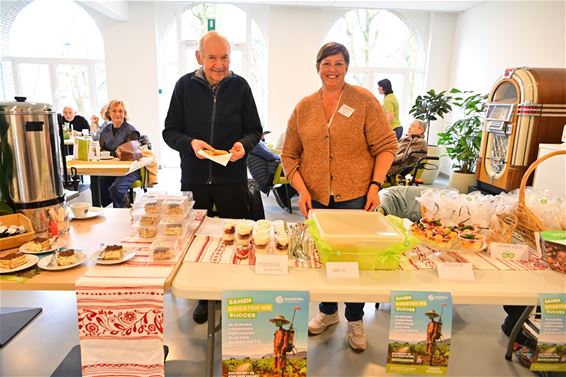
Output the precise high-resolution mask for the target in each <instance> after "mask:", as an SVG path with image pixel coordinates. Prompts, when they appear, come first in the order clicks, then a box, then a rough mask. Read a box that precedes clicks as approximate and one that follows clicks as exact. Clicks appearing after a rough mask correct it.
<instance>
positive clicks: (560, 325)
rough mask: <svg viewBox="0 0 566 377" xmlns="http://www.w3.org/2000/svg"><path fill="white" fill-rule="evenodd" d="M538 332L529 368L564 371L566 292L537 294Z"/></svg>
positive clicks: (565, 353) (565, 358) (565, 357)
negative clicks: (538, 311) (538, 308)
mask: <svg viewBox="0 0 566 377" xmlns="http://www.w3.org/2000/svg"><path fill="white" fill-rule="evenodd" d="M539 302H540V307H541V318H540V333H539V336H538V343H537V349H536V352H535V355H534V358H533V362H532V364H531V368H530V369H531V370H539V371H546V372H566V294H564V293H541V294H539Z"/></svg>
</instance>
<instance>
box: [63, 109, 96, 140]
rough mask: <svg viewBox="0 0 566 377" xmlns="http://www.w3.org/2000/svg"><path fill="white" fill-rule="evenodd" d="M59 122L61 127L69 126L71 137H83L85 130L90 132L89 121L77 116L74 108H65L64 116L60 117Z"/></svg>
mask: <svg viewBox="0 0 566 377" xmlns="http://www.w3.org/2000/svg"><path fill="white" fill-rule="evenodd" d="M58 121H59V126H64V125H65V124H68V128H67V130H68V131H69V132H70V136H79V135H82V131H83V130H90V126H89V125H88V122H87V120H86V119H85V118H84V117H83V116H81V115H77V112H76V110H75V109H74V108H73V107H72V106H65V107H64V108H63V116H62V117H58Z"/></svg>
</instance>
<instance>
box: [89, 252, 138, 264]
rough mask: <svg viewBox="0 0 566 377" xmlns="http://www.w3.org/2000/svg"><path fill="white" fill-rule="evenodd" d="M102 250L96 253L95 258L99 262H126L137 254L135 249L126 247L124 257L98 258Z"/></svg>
mask: <svg viewBox="0 0 566 377" xmlns="http://www.w3.org/2000/svg"><path fill="white" fill-rule="evenodd" d="M100 253H101V251H98V252H96V253H94V260H95V261H96V263H97V264H119V263H124V262H125V261H128V260H130V259H132V258H133V257H135V256H136V251H135V250H128V249H124V257H123V258H122V259H98V256H99V255H100Z"/></svg>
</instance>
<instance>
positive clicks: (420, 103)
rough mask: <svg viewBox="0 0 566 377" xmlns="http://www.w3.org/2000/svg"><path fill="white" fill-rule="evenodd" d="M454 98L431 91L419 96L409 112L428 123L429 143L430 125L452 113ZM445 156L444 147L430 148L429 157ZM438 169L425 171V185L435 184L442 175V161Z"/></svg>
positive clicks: (423, 179)
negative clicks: (439, 174) (439, 175)
mask: <svg viewBox="0 0 566 377" xmlns="http://www.w3.org/2000/svg"><path fill="white" fill-rule="evenodd" d="M451 102H452V97H451V96H450V95H449V94H447V93H446V91H444V90H443V91H441V92H438V93H437V92H436V91H435V90H434V89H430V90H429V91H428V92H426V93H425V94H424V95H419V96H418V97H417V99H416V100H415V104H414V105H413V106H412V107H411V110H409V114H411V115H412V116H413V118H415V119H419V120H422V121H424V122H426V126H427V127H426V142H427V144H428V143H429V140H430V139H429V135H430V125H431V122H432V121H435V120H438V118H444V115H446V114H448V113H449V112H450V111H452V105H451ZM444 154H445V152H444V147H439V146H436V145H429V146H428V152H427V155H428V156H435V157H440V158H441V157H442V156H443V155H444ZM438 164H439V168H438V169H430V170H425V171H424V172H423V173H422V175H421V177H420V178H421V180H422V181H423V183H425V184H427V185H430V184H432V183H433V182H434V180H435V179H436V177H438V173H440V166H441V161H440V160H439V161H438Z"/></svg>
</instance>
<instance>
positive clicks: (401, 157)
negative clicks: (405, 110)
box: [387, 120, 428, 178]
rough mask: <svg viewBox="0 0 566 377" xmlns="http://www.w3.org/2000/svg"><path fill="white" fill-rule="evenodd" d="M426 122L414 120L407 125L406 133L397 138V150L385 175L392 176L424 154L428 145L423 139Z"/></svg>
mask: <svg viewBox="0 0 566 377" xmlns="http://www.w3.org/2000/svg"><path fill="white" fill-rule="evenodd" d="M425 131H426V124H425V122H423V121H420V120H414V121H413V122H412V123H411V125H410V126H409V131H408V135H407V136H405V137H403V138H401V140H399V150H398V151H397V154H396V155H395V160H393V164H392V165H391V168H390V169H389V172H388V173H387V175H388V176H389V177H391V178H394V177H395V176H396V175H397V174H399V173H400V172H401V170H403V169H404V168H405V167H408V166H411V165H413V164H415V163H416V162H417V161H418V160H419V158H421V157H424V156H426V153H427V150H428V145H427V143H426V140H425V139H424V133H425Z"/></svg>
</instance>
